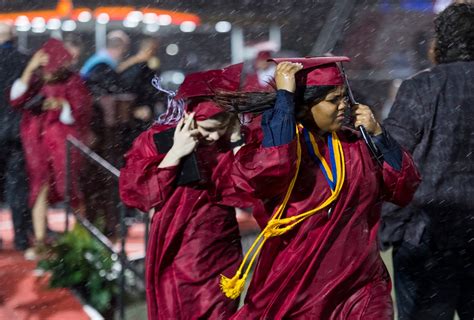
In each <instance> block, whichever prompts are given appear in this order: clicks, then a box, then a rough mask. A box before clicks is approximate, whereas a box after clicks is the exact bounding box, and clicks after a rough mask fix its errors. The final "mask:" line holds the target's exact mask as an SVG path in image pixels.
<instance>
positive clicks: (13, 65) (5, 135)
mask: <svg viewBox="0 0 474 320" xmlns="http://www.w3.org/2000/svg"><path fill="white" fill-rule="evenodd" d="M26 62H27V56H26V55H24V54H22V53H21V52H19V51H18V49H17V48H16V45H15V43H14V41H13V32H12V26H10V25H8V24H5V23H0V88H1V89H0V91H1V92H2V93H3V92H6V91H7V90H8V89H9V87H10V86H11V85H12V84H13V82H14V81H15V80H16V79H17V78H18V77H19V76H20V75H21V70H23V68H24V66H25V64H26ZM20 119H21V113H19V112H17V111H15V110H13V109H12V108H11V107H10V105H9V101H8V98H7V96H6V95H5V94H1V95H0V150H1V151H2V152H0V170H1V172H0V176H1V180H0V182H1V183H2V185H3V190H4V201H5V202H6V204H7V205H8V206H9V207H10V210H11V212H12V220H13V228H14V235H15V240H14V244H15V249H17V250H21V251H23V250H26V249H27V248H28V247H29V239H28V236H29V234H30V233H32V232H33V226H32V223H31V212H30V210H29V208H28V179H27V175H26V170H25V155H24V152H23V147H22V144H21V138H20Z"/></svg>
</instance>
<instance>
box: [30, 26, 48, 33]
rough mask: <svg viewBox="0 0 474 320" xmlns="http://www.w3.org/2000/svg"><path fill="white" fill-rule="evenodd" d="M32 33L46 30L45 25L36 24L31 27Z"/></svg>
mask: <svg viewBox="0 0 474 320" xmlns="http://www.w3.org/2000/svg"><path fill="white" fill-rule="evenodd" d="M31 31H33V32H34V33H43V32H45V31H46V27H45V26H44V25H43V26H38V27H33V28H32V30H31Z"/></svg>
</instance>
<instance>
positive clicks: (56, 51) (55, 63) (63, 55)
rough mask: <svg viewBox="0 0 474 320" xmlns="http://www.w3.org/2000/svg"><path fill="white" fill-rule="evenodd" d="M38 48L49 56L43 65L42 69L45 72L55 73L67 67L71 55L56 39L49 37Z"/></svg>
mask: <svg viewBox="0 0 474 320" xmlns="http://www.w3.org/2000/svg"><path fill="white" fill-rule="evenodd" d="M40 50H42V51H43V52H44V53H46V54H47V55H48V56H49V60H48V63H47V64H46V65H45V66H44V67H43V70H44V71H45V72H47V73H55V72H57V71H58V70H60V69H61V68H63V67H67V66H68V64H69V63H70V62H71V61H72V55H71V54H70V53H69V51H67V49H66V48H65V47H64V44H63V43H62V42H61V41H60V40H58V39H54V38H51V39H49V40H48V41H46V42H45V43H44V44H43V46H42V47H41V49H40Z"/></svg>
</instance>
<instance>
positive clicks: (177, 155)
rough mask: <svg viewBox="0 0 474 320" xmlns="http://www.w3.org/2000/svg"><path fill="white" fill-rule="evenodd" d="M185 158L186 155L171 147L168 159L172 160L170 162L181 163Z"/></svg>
mask: <svg viewBox="0 0 474 320" xmlns="http://www.w3.org/2000/svg"><path fill="white" fill-rule="evenodd" d="M184 156H185V155H184V154H183V153H182V152H181V151H179V149H177V148H174V147H171V149H170V150H169V151H168V158H170V160H175V161H179V160H180V159H181V158H182V157H184Z"/></svg>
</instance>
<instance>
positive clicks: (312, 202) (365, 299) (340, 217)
mask: <svg viewBox="0 0 474 320" xmlns="http://www.w3.org/2000/svg"><path fill="white" fill-rule="evenodd" d="M338 134H339V137H340V139H341V142H342V147H343V150H344V155H345V164H346V181H345V182H344V186H343V188H342V191H341V194H340V196H339V198H338V199H337V200H336V203H335V205H334V208H333V210H332V213H331V216H329V217H328V211H327V210H323V211H321V212H320V213H317V214H315V215H313V216H311V217H309V218H308V219H307V220H305V221H304V222H302V223H301V224H300V225H299V226H297V227H296V228H294V229H293V230H291V231H290V232H288V233H286V234H284V235H282V236H279V237H275V238H271V239H269V240H268V241H267V242H266V244H265V245H264V247H263V249H262V252H261V255H260V258H259V261H258V264H257V266H256V270H255V272H254V275H253V278H252V281H251V284H250V288H249V291H248V293H247V296H246V299H245V305H244V306H243V307H242V308H241V309H240V310H239V311H238V312H237V313H236V314H235V315H234V317H233V319H321V320H323V319H331V320H335V319H364V320H370V319H374V320H383V319H392V318H393V311H392V301H391V297H390V289H391V284H390V278H389V275H388V273H387V271H386V268H385V266H384V264H383V262H382V260H381V258H380V255H379V251H378V248H377V241H376V236H377V229H378V225H379V218H380V207H381V203H382V200H387V201H391V202H393V203H396V204H399V205H406V204H407V203H408V202H409V201H410V200H411V198H412V196H413V193H414V191H415V190H416V187H417V185H418V183H419V181H420V177H419V174H418V172H417V170H416V167H415V166H414V164H413V161H412V159H411V157H410V156H409V155H408V154H407V153H405V152H404V153H403V163H402V168H401V170H400V171H399V172H398V171H396V170H395V169H393V168H392V167H391V166H389V165H388V164H387V163H384V166H383V169H381V168H380V167H377V166H376V165H375V164H374V162H373V160H372V159H371V157H370V155H369V153H368V150H367V147H366V146H365V145H364V143H363V142H362V140H358V139H355V136H354V135H353V134H352V133H349V134H347V133H343V132H340V133H338ZM300 139H301V145H302V152H303V153H302V163H301V167H300V174H299V177H298V179H297V182H296V185H295V188H294V190H293V194H292V196H291V198H290V200H289V202H288V206H287V208H288V209H287V211H286V216H294V215H297V214H299V213H302V212H304V211H307V210H310V209H313V208H315V207H317V206H318V205H319V204H321V203H322V202H323V201H324V200H325V199H327V198H328V197H329V196H330V189H329V186H328V183H327V182H326V180H325V178H324V176H323V174H322V172H321V170H320V169H319V166H318V165H317V164H316V163H315V162H314V161H313V159H312V158H311V157H310V156H309V155H308V152H307V149H306V146H305V144H304V141H303V140H304V139H303V138H302V137H301V138H300ZM318 146H319V148H320V150H321V154H322V155H323V156H324V157H325V158H326V161H328V163H329V156H328V149H327V146H326V144H325V143H322V142H321V141H318ZM295 159H296V141H293V142H292V143H290V144H286V145H282V146H277V147H270V148H258V149H256V147H255V146H252V145H249V146H246V147H244V148H243V149H241V151H239V153H238V154H237V156H236V166H235V170H234V172H233V175H234V176H233V180H234V181H235V183H236V186H237V187H238V188H240V189H242V190H245V191H247V192H250V193H252V194H253V195H255V196H257V197H260V198H265V197H266V198H269V199H271V197H274V198H273V199H271V200H270V201H267V202H266V203H267V211H266V212H272V210H273V209H274V208H275V206H276V204H278V203H279V202H280V201H281V199H282V195H284V193H285V192H286V189H287V187H288V185H289V181H290V180H291V178H292V177H293V174H294V170H295V165H294V164H295ZM269 186H272V187H270V188H269ZM275 197H276V198H275ZM275 199H278V200H275ZM256 218H257V220H258V221H259V222H260V223H262V224H263V223H265V221H268V219H269V214H267V215H266V216H259V217H256Z"/></svg>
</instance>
